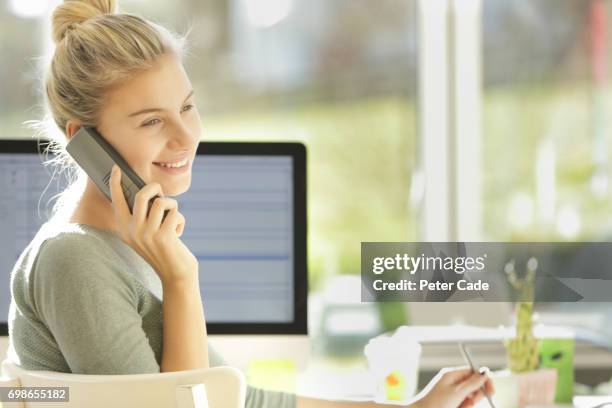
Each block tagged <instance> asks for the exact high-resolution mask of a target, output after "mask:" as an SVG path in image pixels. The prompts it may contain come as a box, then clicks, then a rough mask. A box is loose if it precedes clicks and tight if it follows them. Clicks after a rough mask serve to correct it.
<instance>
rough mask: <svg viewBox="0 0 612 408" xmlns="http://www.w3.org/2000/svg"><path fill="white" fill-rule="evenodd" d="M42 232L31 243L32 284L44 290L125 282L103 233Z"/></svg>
mask: <svg viewBox="0 0 612 408" xmlns="http://www.w3.org/2000/svg"><path fill="white" fill-rule="evenodd" d="M45 228H46V230H44V231H43V229H42V228H41V234H40V236H37V238H36V239H35V240H36V242H35V243H34V248H35V251H36V252H37V254H36V260H35V262H34V265H33V268H32V269H33V270H34V271H35V272H33V274H34V276H33V280H34V282H36V283H39V284H40V285H42V286H46V285H51V284H52V285H70V284H78V283H80V282H84V281H86V282H88V283H89V284H93V283H95V282H102V281H109V280H113V279H115V280H117V279H118V278H119V280H125V276H123V275H124V273H123V270H124V269H125V268H124V266H123V264H122V260H121V258H119V257H118V256H117V253H116V251H115V250H114V249H113V245H115V244H113V242H112V241H109V240H108V239H105V237H104V236H103V234H102V233H100V232H95V231H93V230H90V229H86V228H83V227H81V226H78V225H67V226H61V227H59V228H52V227H50V226H48V225H46V226H45Z"/></svg>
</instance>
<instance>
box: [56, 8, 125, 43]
mask: <svg viewBox="0 0 612 408" xmlns="http://www.w3.org/2000/svg"><path fill="white" fill-rule="evenodd" d="M116 8H117V1H116V0H65V1H64V3H62V4H60V5H59V6H57V7H56V9H55V10H54V11H53V16H52V30H53V41H54V42H55V43H56V44H57V43H59V42H60V41H62V40H63V39H64V37H65V36H66V33H67V32H68V31H69V30H70V29H73V28H74V27H75V26H76V25H78V24H81V23H83V22H85V21H87V20H89V19H90V18H94V17H97V16H101V15H103V14H113V13H115V11H116Z"/></svg>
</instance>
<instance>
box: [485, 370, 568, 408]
mask: <svg viewBox="0 0 612 408" xmlns="http://www.w3.org/2000/svg"><path fill="white" fill-rule="evenodd" d="M491 379H492V380H493V384H494V386H495V395H494V396H493V401H494V402H495V406H496V407H497V408H524V407H526V406H528V405H552V404H554V400H555V388H556V385H557V370H556V369H554V368H541V369H539V370H535V371H530V372H526V373H511V372H510V371H508V370H504V371H497V372H494V373H492V375H491Z"/></svg>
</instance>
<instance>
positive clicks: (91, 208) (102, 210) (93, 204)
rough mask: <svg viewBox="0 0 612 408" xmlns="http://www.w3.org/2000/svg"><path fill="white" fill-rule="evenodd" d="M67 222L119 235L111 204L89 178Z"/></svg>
mask: <svg viewBox="0 0 612 408" xmlns="http://www.w3.org/2000/svg"><path fill="white" fill-rule="evenodd" d="M69 222H73V223H79V224H88V225H92V226H94V227H97V228H100V229H105V230H111V231H113V232H116V233H119V228H118V225H117V221H116V220H115V213H114V210H113V205H112V203H111V202H110V201H109V200H108V199H107V198H106V196H105V195H104V194H103V193H102V192H101V191H100V189H99V188H98V186H96V185H95V184H94V182H93V181H91V179H90V178H88V179H87V185H86V187H85V191H84V192H83V195H82V196H81V199H80V200H79V203H78V204H77V206H76V208H75V210H74V212H73V214H72V216H71V217H70V220H69Z"/></svg>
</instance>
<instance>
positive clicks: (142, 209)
mask: <svg viewBox="0 0 612 408" xmlns="http://www.w3.org/2000/svg"><path fill="white" fill-rule="evenodd" d="M156 195H159V196H160V197H163V195H164V194H163V191H162V188H161V185H160V184H159V183H157V182H153V183H149V184H147V185H145V186H144V187H143V188H141V189H140V190H138V192H137V193H136V196H135V197H134V211H133V215H134V221H135V223H136V224H137V225H144V224H145V223H146V221H147V212H148V211H149V201H150V200H151V199H152V198H153V197H155V196H156Z"/></svg>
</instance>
